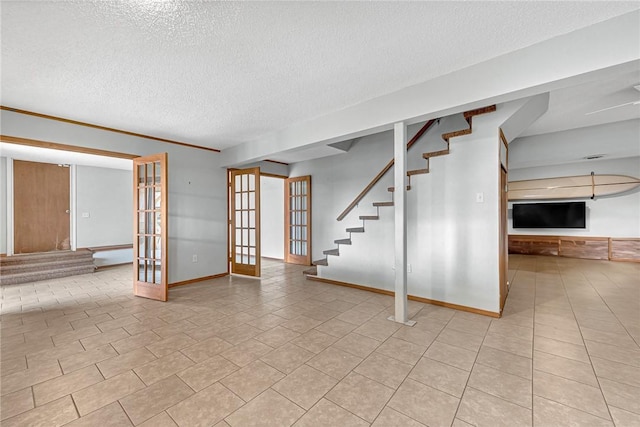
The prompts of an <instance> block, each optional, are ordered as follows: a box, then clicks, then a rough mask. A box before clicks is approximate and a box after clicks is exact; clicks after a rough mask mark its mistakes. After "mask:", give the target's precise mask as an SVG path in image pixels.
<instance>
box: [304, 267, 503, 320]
mask: <svg viewBox="0 0 640 427" xmlns="http://www.w3.org/2000/svg"><path fill="white" fill-rule="evenodd" d="M307 279H308V280H313V281H314V282H322V283H328V284H330V285H337V286H344V287H347V288H353V289H360V290H361V291H369V292H374V293H377V294H383V295H389V296H395V294H396V293H395V292H393V291H388V290H386V289H378V288H372V287H369V286H362V285H356V284H354V283H348V282H341V281H339V280H331V279H325V278H323V277H318V276H311V275H307ZM407 299H409V300H411V301H416V302H422V303H425V304H431V305H437V306H440V307H446V308H451V309H454V310H459V311H466V312H468V313H474V314H480V315H482V316H489V317H495V318H499V317H500V316H501V314H500V313H496V312H493V311H487V310H481V309H479V308H474V307H468V306H466V305H459V304H453V303H450V302H444V301H438V300H434V299H429V298H423V297H417V296H415V295H407Z"/></svg>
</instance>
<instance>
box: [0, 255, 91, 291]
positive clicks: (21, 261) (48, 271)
mask: <svg viewBox="0 0 640 427" xmlns="http://www.w3.org/2000/svg"><path fill="white" fill-rule="evenodd" d="M95 269H96V267H95V265H94V264H93V252H91V251H89V250H87V249H82V250H78V251H55V252H44V253H38V254H24V255H13V256H5V257H0V285H2V286H4V285H16V284H19V283H27V282H36V281H39V280H48V279H56V278H59V277H67V276H75V275H79V274H87V273H93V272H94V271H95Z"/></svg>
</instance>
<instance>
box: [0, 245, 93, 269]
mask: <svg viewBox="0 0 640 427" xmlns="http://www.w3.org/2000/svg"><path fill="white" fill-rule="evenodd" d="M77 258H87V259H93V252H91V251H89V250H86V249H81V250H78V251H55V252H43V253H37V254H17V255H12V256H3V257H0V267H4V266H8V265H14V264H34V263H39V262H50V261H57V260H64V259H77Z"/></svg>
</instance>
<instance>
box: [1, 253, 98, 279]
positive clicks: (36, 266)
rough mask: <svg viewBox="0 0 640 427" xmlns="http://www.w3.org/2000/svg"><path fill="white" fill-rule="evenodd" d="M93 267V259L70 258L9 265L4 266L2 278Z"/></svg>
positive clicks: (2, 267)
mask: <svg viewBox="0 0 640 427" xmlns="http://www.w3.org/2000/svg"><path fill="white" fill-rule="evenodd" d="M83 265H84V266H93V265H94V264H93V258H91V257H89V258H69V259H59V260H55V261H48V262H37V263H32V264H26V263H24V264H22V263H21V264H15V263H14V264H9V265H2V266H0V269H2V276H5V275H10V274H19V273H30V272H32V271H48V270H55V269H58V268H63V267H80V266H83Z"/></svg>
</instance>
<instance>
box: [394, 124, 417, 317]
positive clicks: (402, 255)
mask: <svg viewBox="0 0 640 427" xmlns="http://www.w3.org/2000/svg"><path fill="white" fill-rule="evenodd" d="M393 138H394V141H393V157H394V159H395V161H394V163H395V164H394V168H393V178H394V179H393V185H394V187H395V192H394V196H393V202H394V212H395V220H394V224H395V264H394V265H395V272H396V280H395V293H396V296H395V316H391V317H389V320H393V321H395V322H398V323H404V324H406V325H411V326H413V325H415V323H416V322H414V321H409V319H408V314H407V125H406V124H405V123H404V122H399V123H395V124H394V125H393Z"/></svg>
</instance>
